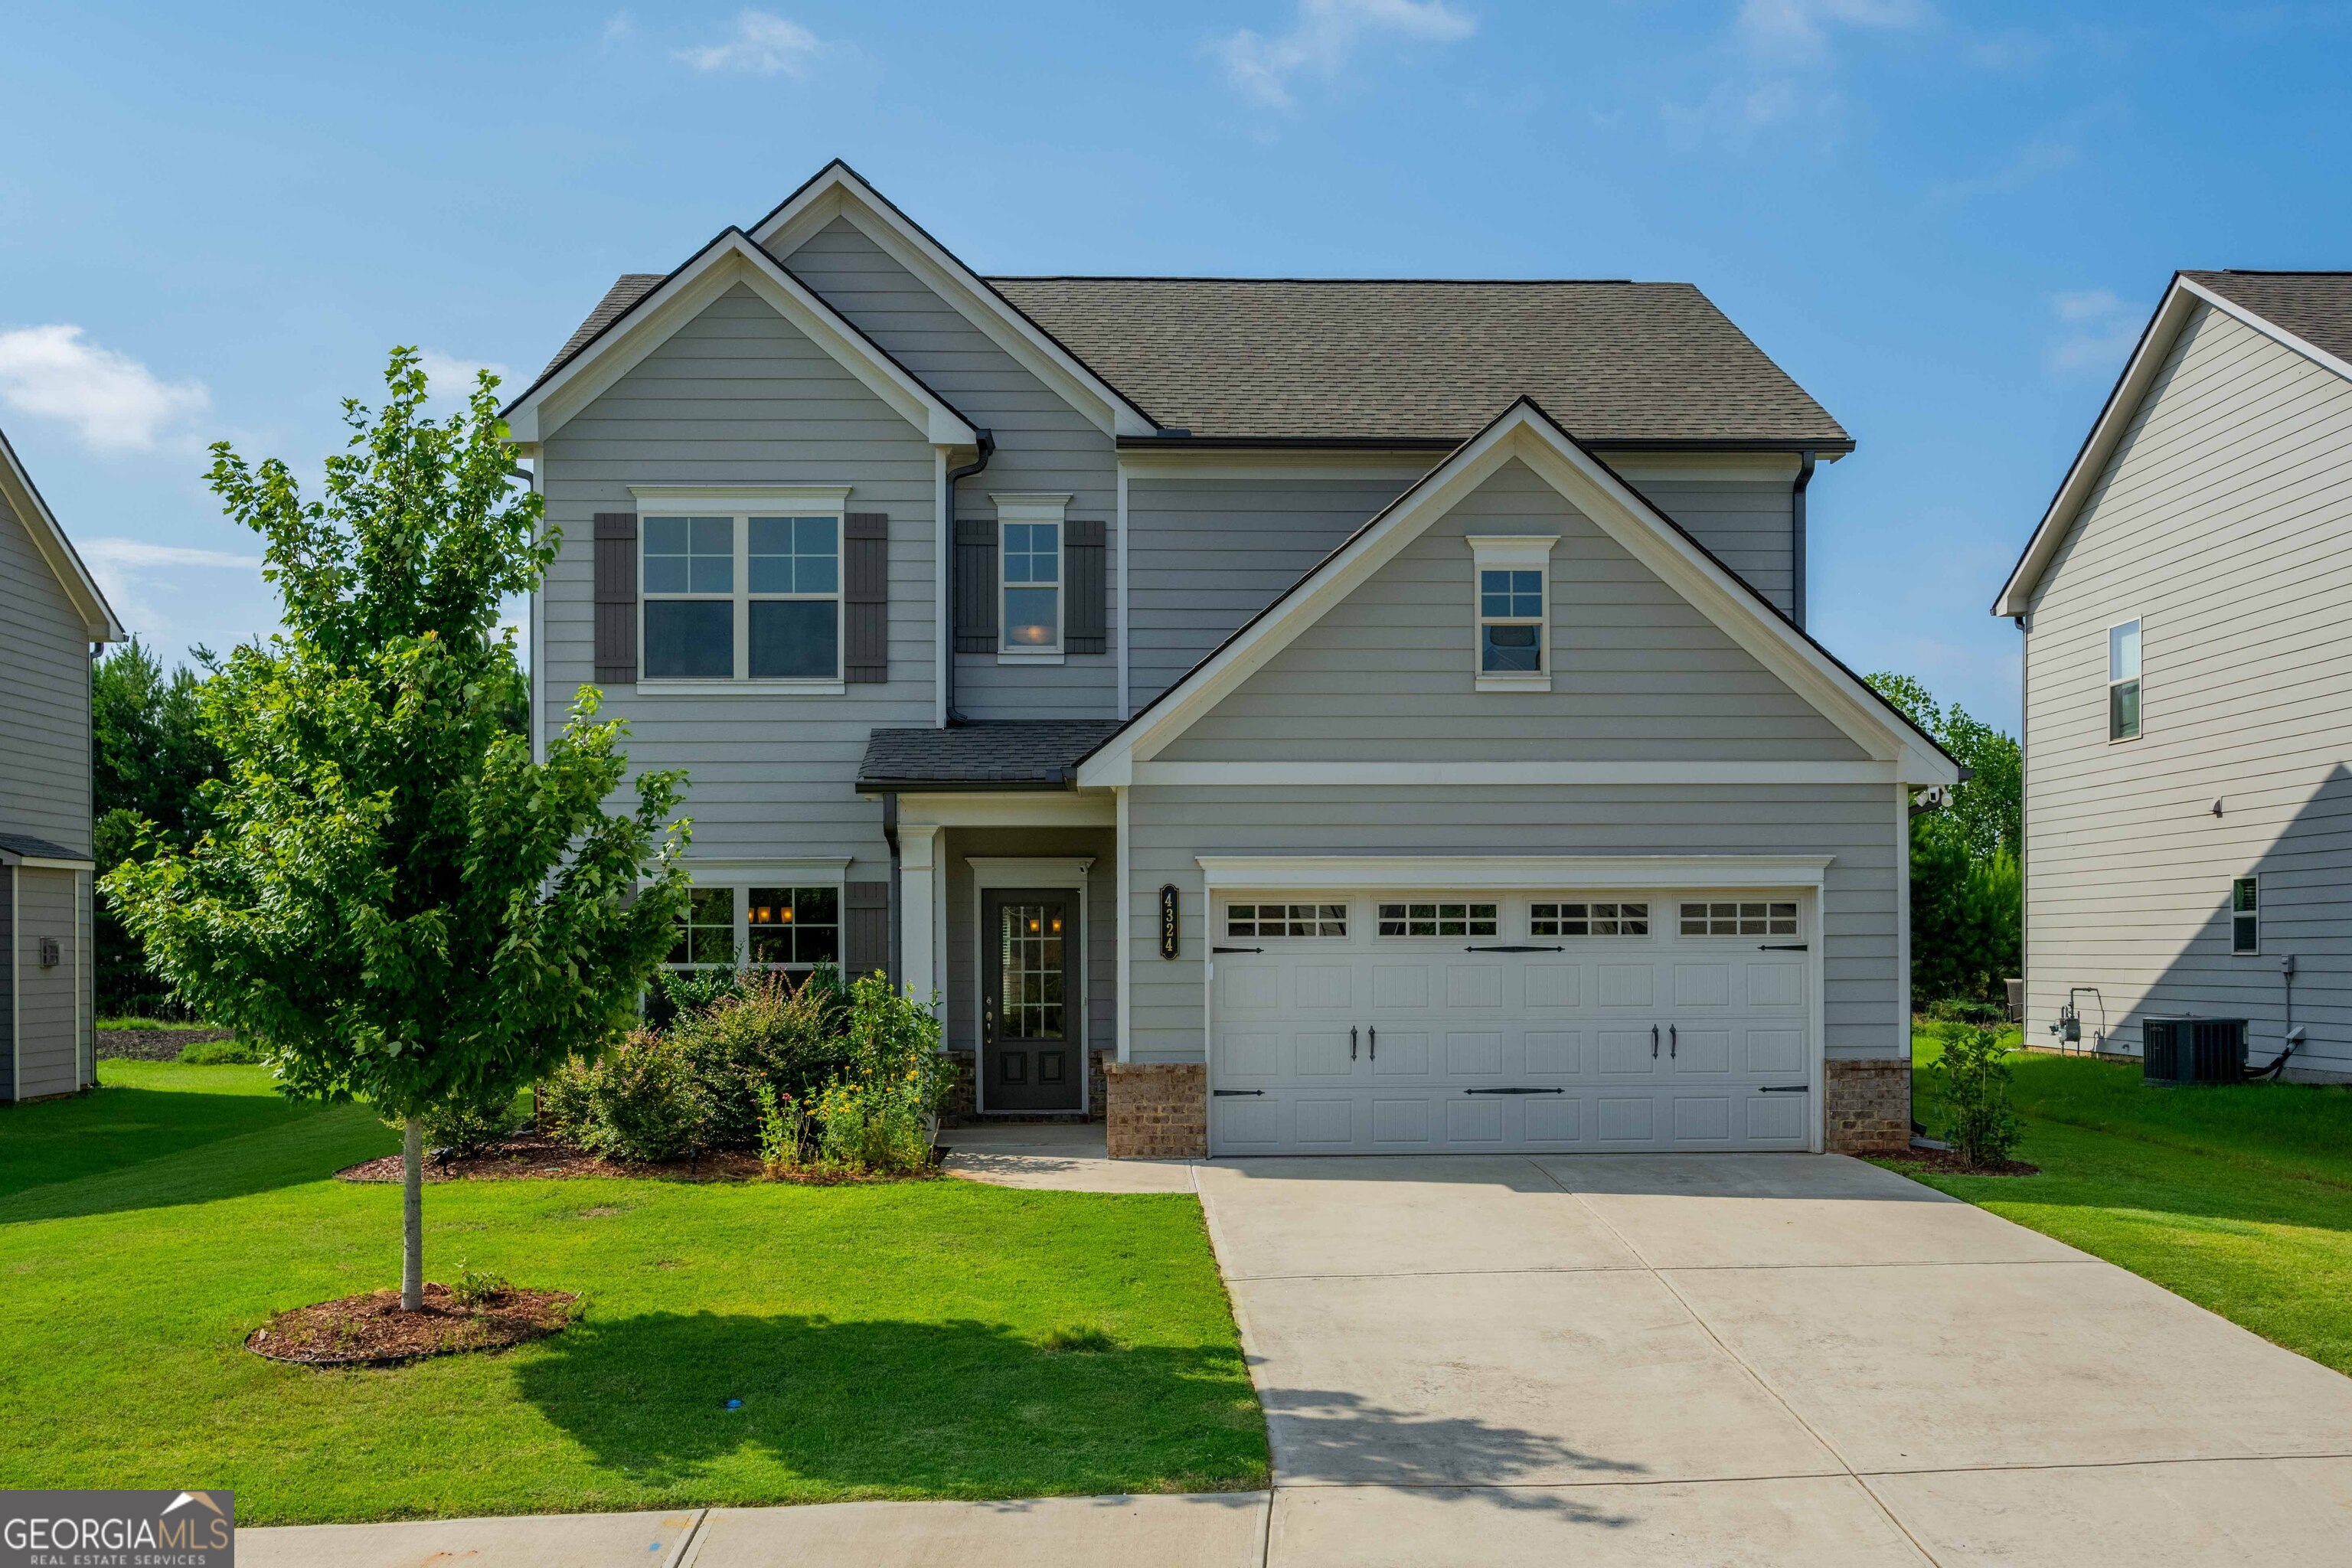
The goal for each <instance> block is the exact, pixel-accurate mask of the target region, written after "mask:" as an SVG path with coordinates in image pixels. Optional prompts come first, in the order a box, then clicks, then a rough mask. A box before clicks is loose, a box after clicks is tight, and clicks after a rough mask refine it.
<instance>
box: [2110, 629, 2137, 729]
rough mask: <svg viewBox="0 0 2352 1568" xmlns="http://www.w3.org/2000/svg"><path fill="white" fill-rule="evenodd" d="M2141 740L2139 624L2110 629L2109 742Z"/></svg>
mask: <svg viewBox="0 0 2352 1568" xmlns="http://www.w3.org/2000/svg"><path fill="white" fill-rule="evenodd" d="M2138 738H2139V623H2138V622H2137V621H2126V622H2124V623H2123V624H2122V625H2120V626H2109V627H2108V628H2107V739H2108V740H2110V741H2136V740H2137V739H2138Z"/></svg>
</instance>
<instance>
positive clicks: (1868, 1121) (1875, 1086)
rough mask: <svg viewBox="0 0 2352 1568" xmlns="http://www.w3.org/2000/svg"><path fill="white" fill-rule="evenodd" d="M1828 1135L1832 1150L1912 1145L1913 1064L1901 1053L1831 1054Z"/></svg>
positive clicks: (1864, 1150) (1883, 1149)
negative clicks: (1878, 1056)
mask: <svg viewBox="0 0 2352 1568" xmlns="http://www.w3.org/2000/svg"><path fill="white" fill-rule="evenodd" d="M1828 1069H1829V1070H1828V1072H1827V1074H1826V1083H1827V1085H1828V1093H1829V1119H1828V1123H1827V1127H1826V1130H1825V1131H1826V1137H1825V1141H1826V1142H1827V1144H1828V1146H1829V1151H1830V1152H1831V1153H1832V1154H1884V1153H1888V1152H1894V1151H1896V1150H1902V1149H1908V1148H1909V1147H1911V1064H1910V1063H1909V1062H1907V1061H1904V1060H1902V1059H1901V1058H1885V1059H1883V1060H1842V1059H1840V1058H1836V1057H1832V1058H1830V1059H1829V1062H1828Z"/></svg>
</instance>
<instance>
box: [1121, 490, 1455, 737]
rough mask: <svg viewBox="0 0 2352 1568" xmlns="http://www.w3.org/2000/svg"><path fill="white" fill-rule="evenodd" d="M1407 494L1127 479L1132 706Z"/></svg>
mask: <svg viewBox="0 0 2352 1568" xmlns="http://www.w3.org/2000/svg"><path fill="white" fill-rule="evenodd" d="M1410 483H1411V481H1410V480H1408V479H1334V478H1330V477H1328V476H1322V477H1314V476H1302V477H1300V478H1297V479H1177V478H1171V477H1167V476H1164V475H1160V474H1134V475H1130V476H1129V479H1128V484H1127V517H1128V528H1129V534H1130V537H1129V544H1128V565H1127V569H1128V579H1129V581H1128V624H1129V637H1131V638H1132V647H1133V653H1132V656H1131V658H1130V660H1129V667H1128V677H1129V684H1130V686H1131V688H1132V691H1133V700H1134V703H1135V706H1136V707H1138V708H1140V707H1142V706H1143V705H1144V704H1145V703H1147V702H1149V701H1150V700H1152V699H1153V698H1154V697H1157V696H1159V695H1160V692H1161V691H1163V690H1165V689H1167V688H1168V687H1170V686H1171V685H1172V684H1174V683H1175V682H1176V681H1177V680H1178V679H1180V678H1181V677H1182V676H1183V674H1184V672H1185V671H1187V670H1189V669H1191V668H1192V667H1193V666H1194V665H1196V664H1198V663H1199V662H1200V661H1201V660H1202V658H1206V657H1207V656H1208V654H1209V653H1210V651H1211V650H1213V648H1215V647H1216V646H1217V645H1218V644H1219V643H1221V642H1223V641H1224V640H1225V638H1227V637H1231V636H1232V635H1233V634H1234V631H1236V630H1237V629H1239V628H1240V627H1241V626H1242V625H1243V624H1244V623H1245V622H1246V621H1248V619H1249V618H1250V617H1251V616H1255V615H1256V614H1257V613H1258V612H1259V611H1260V610H1263V609H1264V608H1265V606H1266V605H1270V604H1272V603H1273V602H1274V601H1275V600H1276V598H1278V597H1280V596H1281V595H1282V592H1283V590H1285V589H1286V588H1288V587H1289V586H1290V585H1291V584H1294V583H1296V582H1297V581H1298V580H1299V579H1300V578H1301V577H1304V576H1305V575H1306V574H1307V573H1308V572H1310V571H1312V570H1313V569H1314V566H1315V563H1317V562H1318V561H1320V560H1322V559H1323V557H1325V556H1326V555H1328V554H1329V553H1330V552H1332V551H1333V550H1335V549H1337V548H1338V547H1339V545H1340V543H1341V542H1344V541H1345V540H1346V539H1347V537H1348V536H1349V534H1351V533H1353V532H1354V531H1356V530H1357V529H1359V528H1361V527H1362V526H1363V525H1364V522H1365V520H1367V519H1368V518H1370V516H1371V515H1372V514H1373V513H1374V512H1377V511H1379V510H1381V508H1382V507H1384V506H1386V505H1388V504H1389V502H1391V501H1392V500H1395V499H1396V498H1397V497H1398V496H1399V495H1401V494H1402V493H1403V491H1404V489H1405V488H1406V486H1407V485H1408V484H1410Z"/></svg>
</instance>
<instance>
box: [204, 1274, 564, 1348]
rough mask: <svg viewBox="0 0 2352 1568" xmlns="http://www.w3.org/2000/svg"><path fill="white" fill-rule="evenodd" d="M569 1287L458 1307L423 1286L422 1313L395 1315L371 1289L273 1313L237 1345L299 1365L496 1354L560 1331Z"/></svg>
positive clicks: (441, 1291)
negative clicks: (264, 1324) (468, 1352)
mask: <svg viewBox="0 0 2352 1568" xmlns="http://www.w3.org/2000/svg"><path fill="white" fill-rule="evenodd" d="M579 1299H580V1298H579V1297H578V1296H577V1295H576V1294H575V1293H573V1292H572V1291H569V1290H518V1289H512V1288H511V1287H507V1288H502V1289H497V1290H493V1291H491V1292H490V1294H489V1295H488V1297H487V1298H485V1299H484V1300H481V1301H480V1302H478V1303H477V1304H475V1305H473V1306H470V1307H468V1306H461V1305H459V1304H458V1301H457V1298H456V1297H455V1296H453V1295H451V1294H450V1292H449V1288H448V1287H447V1286H446V1285H427V1286H425V1308H424V1310H422V1311H416V1312H404V1311H402V1310H400V1292H399V1291H397V1290H371V1291H369V1292H367V1293H366V1294H365V1295H362V1296H345V1297H343V1298H341V1300H333V1301H321V1302H320V1303H318V1304H317V1305H316V1306H311V1307H296V1308H294V1309H293V1310H291V1311H286V1312H280V1313H278V1315H277V1316H276V1317H274V1318H272V1319H270V1320H269V1321H268V1324H267V1325H266V1326H264V1327H262V1328H258V1329H256V1330H254V1331H253V1332H252V1333H251V1334H249V1335H247V1337H246V1342H245V1348H246V1349H247V1350H249V1351H251V1352H253V1353H254V1354H256V1355H259V1356H268V1358H269V1359H270V1360H271V1361H283V1362H293V1363H297V1364H299V1365H302V1366H382V1365H384V1364H386V1363H392V1362H403V1361H415V1360H416V1359H418V1358H419V1357H421V1356H434V1355H451V1354H456V1353H458V1352H466V1351H495V1350H504V1349H505V1348H506V1347H507V1346H509V1345H519V1344H521V1343H522V1342H524V1341H526V1340H536V1339H543V1338H545V1337H546V1336H547V1335H549V1334H552V1333H560V1332H562V1330H563V1328H564V1327H565V1325H567V1324H569V1323H570V1322H571V1321H572V1303H573V1302H574V1301H577V1300H579Z"/></svg>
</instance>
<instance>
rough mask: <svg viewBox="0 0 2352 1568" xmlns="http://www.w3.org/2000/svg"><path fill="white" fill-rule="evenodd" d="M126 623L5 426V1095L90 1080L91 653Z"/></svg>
mask: <svg viewBox="0 0 2352 1568" xmlns="http://www.w3.org/2000/svg"><path fill="white" fill-rule="evenodd" d="M122 635H123V633H122V627H121V625H120V624H119V623H117V622H116V620H115V618H114V612H113V611H112V610H110V609H109V608H107V605H106V599H105V596H104V595H101V594H100V593H99V591H98V584H96V583H94V582H92V581H91V580H90V575H89V569H88V568H86V567H84V566H83V565H82V563H81V558H80V557H79V556H78V555H76V554H75V553H74V548H73V545H72V544H71V543H70V542H68V540H67V538H66V535H65V530H63V529H61V528H59V527H58V520H57V518H56V517H55V516H53V515H52V514H51V513H50V511H49V509H48V506H47V503H46V502H45V501H43V500H41V492H40V491H39V490H37V489H34V488H33V480H32V476H30V475H29V474H27V473H26V472H25V466H24V465H23V464H22V463H20V462H18V461H17V460H16V450H15V448H14V447H10V446H9V445H8V438H7V437H6V436H5V435H0V1100H37V1099H39V1098H42V1097H43V1096H47V1095H53V1094H71V1093H73V1092H74V1091H76V1090H77V1089H87V1088H89V1086H90V1085H91V1084H94V1083H96V1082H97V1081H98V1058H97V1043H98V1042H97V1035H96V1033H95V1029H96V1024H97V1020H96V1017H95V1016H94V1015H95V1012H96V1005H97V1002H96V995H97V994H96V989H95V987H96V983H97V965H96V963H95V961H94V955H93V953H92V951H91V947H90V899H91V897H92V891H91V886H90V883H91V877H92V874H93V872H94V871H95V870H96V864H95V862H93V861H92V860H91V858H90V853H91V847H90V826H91V824H90V812H91V805H90V803H91V794H90V788H91V780H90V743H91V742H90V723H89V662H90V655H91V652H92V647H91V645H92V644H95V643H108V642H120V641H121V640H122Z"/></svg>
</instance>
